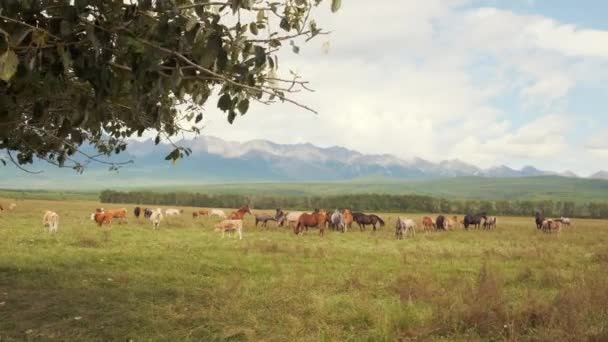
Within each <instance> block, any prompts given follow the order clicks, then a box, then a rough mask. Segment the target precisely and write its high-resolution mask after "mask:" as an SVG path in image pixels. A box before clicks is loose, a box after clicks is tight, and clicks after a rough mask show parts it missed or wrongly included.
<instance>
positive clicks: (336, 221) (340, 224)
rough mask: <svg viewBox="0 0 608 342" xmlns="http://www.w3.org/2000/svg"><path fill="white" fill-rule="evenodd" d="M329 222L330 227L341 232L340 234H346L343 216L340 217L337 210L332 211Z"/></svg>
mask: <svg viewBox="0 0 608 342" xmlns="http://www.w3.org/2000/svg"><path fill="white" fill-rule="evenodd" d="M330 222H331V224H332V226H334V227H336V229H339V230H340V231H342V233H344V232H346V223H345V222H344V215H342V213H341V212H340V211H339V210H338V209H336V210H334V212H333V214H331V218H330Z"/></svg>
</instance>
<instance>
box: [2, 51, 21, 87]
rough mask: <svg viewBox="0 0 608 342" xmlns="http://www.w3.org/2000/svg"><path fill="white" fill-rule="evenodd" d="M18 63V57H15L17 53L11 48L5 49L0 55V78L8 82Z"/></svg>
mask: <svg viewBox="0 0 608 342" xmlns="http://www.w3.org/2000/svg"><path fill="white" fill-rule="evenodd" d="M18 65H19V58H17V55H16V54H15V53H14V52H13V50H6V52H4V53H3V54H2V55H0V80H3V81H5V82H8V81H9V80H10V79H11V78H12V77H13V75H15V72H17V66H18Z"/></svg>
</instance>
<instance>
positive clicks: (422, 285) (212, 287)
mask: <svg viewBox="0 0 608 342" xmlns="http://www.w3.org/2000/svg"><path fill="white" fill-rule="evenodd" d="M12 201H13V200H9V199H0V203H2V204H6V203H10V202H12ZM16 203H17V205H18V206H17V208H16V209H15V210H14V211H5V212H3V213H2V214H0V341H17V340H19V341H20V340H59V341H65V340H77V341H88V340H92V341H110V340H111V341H114V340H120V341H128V340H133V341H144V340H145V341H147V340H154V341H156V340H159V341H190V340H191V341H201V340H204V341H220V340H230V341H394V340H423V341H476V340H479V341H488V340H496V341H502V340H509V341H522V340H523V341H567V340H570V341H581V340H590V341H606V340H608V222H607V221H599V220H574V222H573V226H572V227H570V228H565V230H564V231H563V232H562V234H561V236H560V237H557V236H556V235H546V234H542V233H539V232H537V230H536V228H535V225H534V223H533V219H531V218H519V217H499V218H498V228H497V229H496V230H494V231H491V232H488V231H468V232H466V231H463V230H461V229H459V230H456V231H451V232H443V233H429V234H424V233H422V231H421V229H419V230H418V231H417V234H416V236H415V237H408V238H406V239H404V240H401V241H397V240H395V238H394V229H393V227H394V224H395V219H396V216H397V215H396V214H381V216H382V217H384V218H385V219H386V221H387V226H386V227H383V228H381V229H380V230H379V231H378V232H376V233H372V232H370V230H367V231H365V232H360V231H359V230H358V229H353V230H351V231H349V232H348V233H346V234H342V233H336V232H331V231H330V232H329V233H326V235H325V237H320V236H319V235H318V233H317V232H316V231H314V230H313V231H312V232H309V233H308V234H307V235H304V236H294V234H293V233H292V231H291V230H289V229H286V228H276V227H274V224H273V223H271V224H269V225H270V226H272V227H269V228H268V229H264V228H260V227H258V228H255V227H253V218H252V217H251V216H249V215H248V216H246V220H245V229H244V238H243V240H241V241H239V240H238V239H236V238H228V237H227V238H224V239H222V238H221V237H220V235H219V233H216V232H214V231H213V228H212V225H213V223H214V222H215V220H213V219H209V218H204V219H199V220H193V219H192V217H191V215H190V213H191V211H192V208H184V209H185V212H184V216H182V217H179V218H173V219H172V220H169V221H168V220H165V221H163V222H162V224H161V229H159V230H158V231H153V230H152V229H151V224H150V222H149V221H146V220H144V219H140V220H139V221H138V220H136V219H134V218H133V217H132V216H131V217H130V219H129V222H128V223H126V224H116V223H115V224H114V226H113V228H112V230H111V231H110V230H108V229H100V228H98V227H97V226H96V225H95V224H94V223H93V222H91V221H90V220H89V215H90V213H91V212H92V211H93V210H94V208H96V207H99V206H102V205H100V204H99V203H96V202H93V201H43V200H19V201H16ZM103 206H104V207H106V208H112V207H119V206H109V205H107V204H105V205H103ZM124 207H126V208H127V209H128V211H129V213H131V212H132V208H133V205H125V206H124ZM44 209H52V210H54V211H56V212H57V213H58V214H59V215H60V225H59V232H58V233H57V234H55V235H49V234H48V233H46V232H44V231H43V229H42V225H41V220H42V211H43V210H44ZM401 215H402V216H408V217H410V218H413V219H415V220H416V221H417V222H420V218H421V217H422V215H421V214H414V215H407V214H401Z"/></svg>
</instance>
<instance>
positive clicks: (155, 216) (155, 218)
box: [150, 208, 163, 229]
mask: <svg viewBox="0 0 608 342" xmlns="http://www.w3.org/2000/svg"><path fill="white" fill-rule="evenodd" d="M162 219H163V211H162V210H161V209H160V208H157V209H156V210H154V211H152V215H150V220H151V221H152V228H153V229H158V227H159V226H160V221H162Z"/></svg>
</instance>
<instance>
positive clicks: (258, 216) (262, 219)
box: [254, 214, 277, 227]
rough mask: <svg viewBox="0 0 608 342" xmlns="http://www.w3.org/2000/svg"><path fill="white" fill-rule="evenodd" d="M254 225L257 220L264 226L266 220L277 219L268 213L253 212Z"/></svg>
mask: <svg viewBox="0 0 608 342" xmlns="http://www.w3.org/2000/svg"><path fill="white" fill-rule="evenodd" d="M254 216H255V226H256V227H257V226H258V223H259V222H262V227H266V226H267V224H268V221H276V220H277V219H276V218H275V217H274V216H272V215H269V214H255V215H254Z"/></svg>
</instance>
